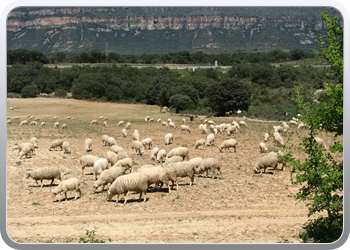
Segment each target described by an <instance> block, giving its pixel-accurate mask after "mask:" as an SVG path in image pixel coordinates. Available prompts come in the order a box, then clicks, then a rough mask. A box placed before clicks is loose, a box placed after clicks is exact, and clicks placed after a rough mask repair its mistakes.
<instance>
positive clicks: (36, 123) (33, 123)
mask: <svg viewBox="0 0 350 250" xmlns="http://www.w3.org/2000/svg"><path fill="white" fill-rule="evenodd" d="M29 125H38V122H36V121H32V122H30V123H29Z"/></svg>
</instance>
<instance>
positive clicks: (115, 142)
mask: <svg viewBox="0 0 350 250" xmlns="http://www.w3.org/2000/svg"><path fill="white" fill-rule="evenodd" d="M106 145H107V146H108V147H112V146H115V145H118V144H117V141H116V140H115V139H114V138H113V137H109V138H108V139H107V142H106Z"/></svg>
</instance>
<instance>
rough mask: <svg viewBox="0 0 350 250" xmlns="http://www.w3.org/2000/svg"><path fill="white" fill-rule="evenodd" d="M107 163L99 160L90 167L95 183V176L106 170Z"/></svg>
mask: <svg viewBox="0 0 350 250" xmlns="http://www.w3.org/2000/svg"><path fill="white" fill-rule="evenodd" d="M108 164H109V162H108V160H107V159H106V158H100V159H98V160H97V161H95V162H94V165H93V166H92V168H93V170H94V175H95V181H96V180H97V175H100V174H101V173H102V171H103V170H105V169H107V168H108V166H109V165H108Z"/></svg>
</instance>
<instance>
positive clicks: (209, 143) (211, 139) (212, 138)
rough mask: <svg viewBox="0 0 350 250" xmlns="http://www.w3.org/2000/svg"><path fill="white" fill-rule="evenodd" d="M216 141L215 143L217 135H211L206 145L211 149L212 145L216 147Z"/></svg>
mask: <svg viewBox="0 0 350 250" xmlns="http://www.w3.org/2000/svg"><path fill="white" fill-rule="evenodd" d="M214 141H215V135H214V134H209V135H208V136H207V141H206V145H207V146H209V147H211V146H212V145H214Z"/></svg>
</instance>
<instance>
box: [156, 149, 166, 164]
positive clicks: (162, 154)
mask: <svg viewBox="0 0 350 250" xmlns="http://www.w3.org/2000/svg"><path fill="white" fill-rule="evenodd" d="M164 158H166V150H165V149H161V150H159V152H158V153H157V162H163V161H164Z"/></svg>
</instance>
